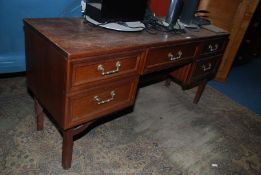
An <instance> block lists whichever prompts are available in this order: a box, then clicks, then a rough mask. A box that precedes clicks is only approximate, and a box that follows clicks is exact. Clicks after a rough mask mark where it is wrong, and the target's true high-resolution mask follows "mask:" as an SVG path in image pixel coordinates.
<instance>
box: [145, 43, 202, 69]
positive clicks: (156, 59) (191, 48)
mask: <svg viewBox="0 0 261 175" xmlns="http://www.w3.org/2000/svg"><path fill="white" fill-rule="evenodd" d="M197 45H198V44H197V43H193V44H186V45H179V46H171V47H158V48H152V49H150V50H149V52H148V55H147V62H146V67H145V72H152V71H156V70H161V69H165V68H168V67H171V66H173V64H174V65H175V64H176V65H179V64H182V63H186V62H188V61H190V60H192V58H193V57H194V55H195V51H196V48H197Z"/></svg>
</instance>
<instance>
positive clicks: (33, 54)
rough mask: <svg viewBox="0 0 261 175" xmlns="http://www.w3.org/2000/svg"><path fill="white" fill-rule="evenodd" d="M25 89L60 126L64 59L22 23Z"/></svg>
mask: <svg viewBox="0 0 261 175" xmlns="http://www.w3.org/2000/svg"><path fill="white" fill-rule="evenodd" d="M24 30H25V47H26V48H25V49H26V50H25V51H26V76H27V85H28V88H29V89H30V90H31V91H32V93H33V95H34V96H36V98H37V99H38V100H39V102H40V104H41V105H42V106H43V107H44V108H45V109H46V110H47V111H48V112H49V113H50V114H51V116H52V117H53V118H54V119H55V121H56V122H57V123H58V125H59V126H60V127H63V123H64V121H63V120H64V117H63V116H64V108H65V107H64V106H65V104H64V103H65V102H64V101H65V100H64V99H65V87H66V67H67V66H66V65H67V62H66V58H65V56H63V55H62V54H61V53H60V52H59V50H58V49H57V48H56V47H55V45H54V44H52V43H51V42H49V41H48V39H46V38H44V37H43V36H42V35H41V34H40V33H39V32H37V31H36V30H34V29H33V28H31V27H30V26H27V25H26V24H25V27H24Z"/></svg>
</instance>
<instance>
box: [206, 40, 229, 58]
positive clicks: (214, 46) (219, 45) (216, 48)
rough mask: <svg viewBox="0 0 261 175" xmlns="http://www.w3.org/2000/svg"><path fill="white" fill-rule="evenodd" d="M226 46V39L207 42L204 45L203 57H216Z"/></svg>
mask: <svg viewBox="0 0 261 175" xmlns="http://www.w3.org/2000/svg"><path fill="white" fill-rule="evenodd" d="M224 44H225V39H224V38H221V39H215V40H211V41H206V42H205V43H204V44H203V49H202V52H201V55H214V54H217V53H220V52H222V51H223V48H224Z"/></svg>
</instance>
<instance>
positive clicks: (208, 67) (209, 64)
mask: <svg viewBox="0 0 261 175" xmlns="http://www.w3.org/2000/svg"><path fill="white" fill-rule="evenodd" d="M201 68H202V69H203V71H204V72H206V71H208V70H210V69H211V68H212V64H211V63H208V66H206V65H205V64H203V65H202V66H201Z"/></svg>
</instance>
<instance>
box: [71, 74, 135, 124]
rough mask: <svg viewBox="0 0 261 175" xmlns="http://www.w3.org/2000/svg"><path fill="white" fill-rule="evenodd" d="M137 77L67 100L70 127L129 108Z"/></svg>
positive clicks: (91, 90) (132, 99) (101, 86)
mask: <svg viewBox="0 0 261 175" xmlns="http://www.w3.org/2000/svg"><path fill="white" fill-rule="evenodd" d="M137 84H138V76H134V77H132V78H128V79H123V80H118V81H115V82H112V83H110V84H108V85H100V86H98V87H95V88H93V89H89V90H87V91H85V92H82V93H80V94H77V95H73V96H71V97H69V98H68V106H69V111H68V112H69V115H68V116H69V119H68V120H67V121H68V123H67V125H69V126H70V127H72V126H75V125H77V124H81V123H83V122H87V121H90V120H93V119H96V118H99V117H101V116H103V115H106V114H110V113H112V112H115V111H117V110H120V109H123V108H125V107H128V106H131V105H132V104H133V102H134V99H135V95H136V89H137Z"/></svg>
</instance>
